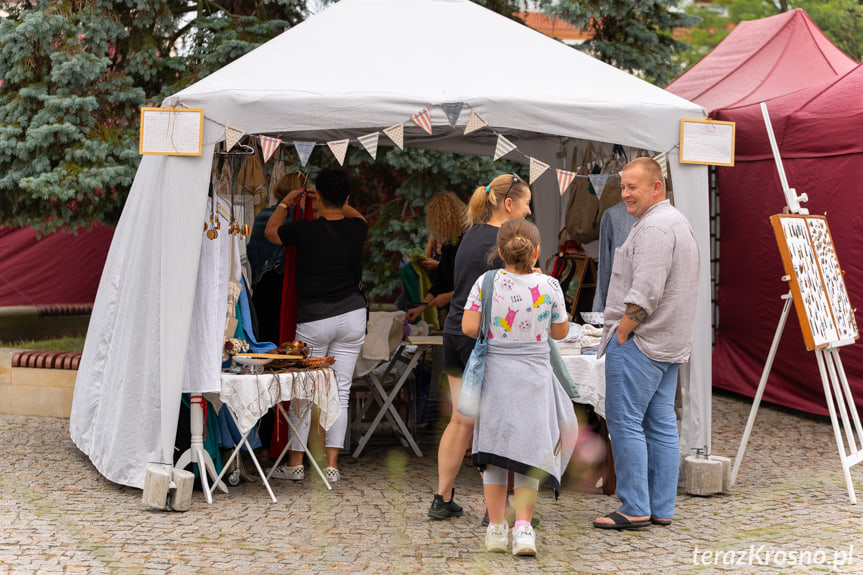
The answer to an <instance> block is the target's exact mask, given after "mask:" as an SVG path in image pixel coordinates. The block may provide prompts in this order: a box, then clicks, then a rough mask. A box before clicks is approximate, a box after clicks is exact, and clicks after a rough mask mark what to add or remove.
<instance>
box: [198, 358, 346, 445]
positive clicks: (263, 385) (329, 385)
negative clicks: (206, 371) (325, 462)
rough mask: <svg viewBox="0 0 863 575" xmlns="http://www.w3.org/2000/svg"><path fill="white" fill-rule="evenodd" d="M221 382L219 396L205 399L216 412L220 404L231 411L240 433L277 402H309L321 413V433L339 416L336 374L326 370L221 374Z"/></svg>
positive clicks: (246, 429)
mask: <svg viewBox="0 0 863 575" xmlns="http://www.w3.org/2000/svg"><path fill="white" fill-rule="evenodd" d="M221 378H222V391H221V393H219V394H218V396H217V397H210V396H208V397H207V399H209V400H210V402H211V403H213V404H214V406H215V407H216V408H217V409H218V408H219V406H220V405H221V404H222V403H224V404H226V405H227V406H228V407H230V408H231V411H232V412H233V413H234V415H235V419H236V423H237V427H238V428H239V430H240V432H241V433H246V432H247V431H248V430H250V429H251V428H252V426H253V425H255V423H257V422H258V420H259V419H260V418H261V417H262V416H263V415H264V414H265V413H266V412H267V411H268V410H269V409H270V408H271V407H273V406H274V405H276V404H278V403H279V402H280V401H291V400H307V401H310V402H311V403H312V404H314V405H315V406H317V407H318V408H319V409H320V411H321V416H320V424H321V426H322V427H323V428H324V429H329V428H330V427H332V426H333V424H334V423H335V422H336V419H338V417H339V414H340V413H341V406H340V405H339V388H338V385H337V384H336V374H335V372H334V371H333V370H332V369H330V368H328V367H327V368H322V369H309V370H302V371H285V372H278V373H261V374H235V373H228V372H224V373H222V375H221ZM213 395H215V394H213ZM217 400H218V401H217ZM294 408H295V407H294V406H291V409H294Z"/></svg>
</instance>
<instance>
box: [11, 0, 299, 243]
mask: <svg viewBox="0 0 863 575" xmlns="http://www.w3.org/2000/svg"><path fill="white" fill-rule="evenodd" d="M303 6H304V5H303V4H302V2H301V1H300V0H252V1H249V0H242V1H241V0H232V1H231V0H229V1H228V2H222V3H220V4H215V3H210V2H206V1H205V0H198V1H197V2H189V1H184V0H116V1H107V0H79V1H75V2H73V1H71V0H42V1H41V2H36V3H33V4H31V3H29V2H12V1H11V0H0V8H2V9H4V10H6V11H7V13H8V14H9V16H8V17H7V18H3V19H2V20H0V81H2V85H0V224H3V225H11V226H16V227H18V226H27V225H32V226H34V227H36V228H37V229H39V230H40V231H43V232H45V231H52V230H55V229H59V228H65V229H70V230H74V229H76V228H77V227H78V226H79V225H83V226H85V227H86V226H89V225H91V224H92V223H94V222H103V223H108V224H112V223H114V222H115V221H116V219H117V218H118V217H119V213H120V211H121V209H122V206H123V202H124V201H125V198H126V195H127V194H128V190H129V187H130V186H131V183H132V180H133V179H134V175H135V171H136V169H137V165H138V162H139V156H138V125H139V121H140V120H139V118H140V112H139V108H140V107H141V106H144V105H158V103H160V102H161V100H162V99H163V98H164V97H165V96H167V95H169V94H171V93H174V92H176V91H178V90H180V89H182V88H183V87H185V86H186V85H188V84H190V83H192V82H194V81H197V80H198V79H200V78H202V77H203V76H205V75H207V74H209V73H211V72H213V71H214V70H217V69H218V68H220V67H222V66H224V65H225V64H227V63H228V62H230V61H231V60H234V59H235V58H237V57H239V56H241V55H243V54H245V53H246V52H248V51H250V50H252V49H253V48H255V47H256V46H258V45H259V44H261V43H263V42H264V41H266V40H268V39H270V38H272V37H273V36H275V35H277V34H278V33H280V32H282V31H284V30H285V29H286V28H288V27H290V26H291V25H293V24H294V23H296V22H299V21H300V20H301V19H302V17H303V14H304V12H303Z"/></svg>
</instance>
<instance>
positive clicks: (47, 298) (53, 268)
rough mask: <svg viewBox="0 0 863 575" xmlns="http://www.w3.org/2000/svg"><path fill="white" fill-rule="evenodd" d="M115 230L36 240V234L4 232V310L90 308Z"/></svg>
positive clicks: (0, 246) (0, 238)
mask: <svg viewBox="0 0 863 575" xmlns="http://www.w3.org/2000/svg"><path fill="white" fill-rule="evenodd" d="M113 236H114V228H113V227H107V226H101V225H95V226H93V228H92V229H90V230H85V229H81V230H79V231H78V233H77V235H76V234H71V233H68V232H55V233H52V234H48V235H45V236H43V237H42V238H41V239H39V238H37V237H36V232H35V231H34V230H33V229H32V228H16V229H13V228H5V227H0V306H19V305H24V306H40V305H53V304H64V303H70V304H71V303H92V302H93V301H94V300H95V299H96V290H97V289H98V287H99V278H101V276H102V268H103V267H104V266H105V258H107V256H108V248H109V247H110V245H111V238H112V237H113Z"/></svg>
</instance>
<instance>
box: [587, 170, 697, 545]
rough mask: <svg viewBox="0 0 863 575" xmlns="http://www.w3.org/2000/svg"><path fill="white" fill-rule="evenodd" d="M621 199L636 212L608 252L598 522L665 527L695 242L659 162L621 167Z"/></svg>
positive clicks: (673, 493) (670, 510) (672, 493)
mask: <svg viewBox="0 0 863 575" xmlns="http://www.w3.org/2000/svg"><path fill="white" fill-rule="evenodd" d="M621 186H622V190H621V197H622V199H623V202H624V204H625V205H626V209H627V211H628V212H629V213H630V214H632V215H633V216H634V217H636V218H637V221H636V222H635V224H634V225H633V226H632V229H631V231H630V233H629V237H628V238H627V239H626V242H624V244H623V245H622V246H621V247H620V248H618V249H617V250H616V251H615V255H614V264H613V268H612V274H611V280H610V283H609V287H608V297H607V300H606V306H605V325H604V330H603V334H602V341H601V342H600V345H599V352H598V355H599V356H600V357H601V356H602V355H603V354H604V355H605V356H606V359H605V387H606V391H605V397H606V399H605V411H606V419H607V423H608V432H609V435H610V436H611V449H612V453H613V455H614V470H615V474H616V475H617V496H618V498H619V499H620V501H621V506H620V508H619V509H618V510H617V511H615V512H612V513H610V514H608V515H606V516H605V517H598V518H597V519H596V520H595V521H594V523H593V524H594V526H595V527H598V528H601V529H630V528H634V527H646V526H648V525H650V524H651V523H653V524H654V525H669V524H670V523H671V518H672V517H673V515H674V504H675V500H676V497H677V471H678V467H679V460H680V447H679V438H678V435H677V419H676V417H675V414H674V394H675V391H676V388H677V369H678V366H679V365H680V364H681V363H683V362H685V361H687V360H688V359H689V352H690V350H691V348H692V331H693V327H694V325H695V302H696V299H697V297H698V265H699V255H698V246H697V244H696V241H695V236H694V234H693V233H692V228H691V227H690V225H689V222H688V221H687V220H686V218H685V217H684V216H683V214H681V213H680V212H679V211H678V210H677V209H676V208H674V207H673V206H672V205H671V203H670V202H669V201H668V200H667V199H666V198H665V184H664V181H663V177H662V170H661V169H660V167H659V164H657V163H656V162H655V161H654V160H652V159H650V158H637V159H635V160H633V161H632V162H630V163H629V164H627V165H626V167H625V168H624V169H623V172H622V173H621Z"/></svg>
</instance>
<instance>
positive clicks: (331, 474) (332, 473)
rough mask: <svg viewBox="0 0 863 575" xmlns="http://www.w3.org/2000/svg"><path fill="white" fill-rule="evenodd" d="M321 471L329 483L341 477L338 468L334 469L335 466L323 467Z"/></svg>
mask: <svg viewBox="0 0 863 575" xmlns="http://www.w3.org/2000/svg"><path fill="white" fill-rule="evenodd" d="M322 472H323V474H324V477H325V478H326V480H327V481H329V482H330V483H333V482H335V481H338V480H339V479H341V478H342V476H341V475H340V474H339V470H338V469H336V468H335V467H324V468H323V470H322Z"/></svg>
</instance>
